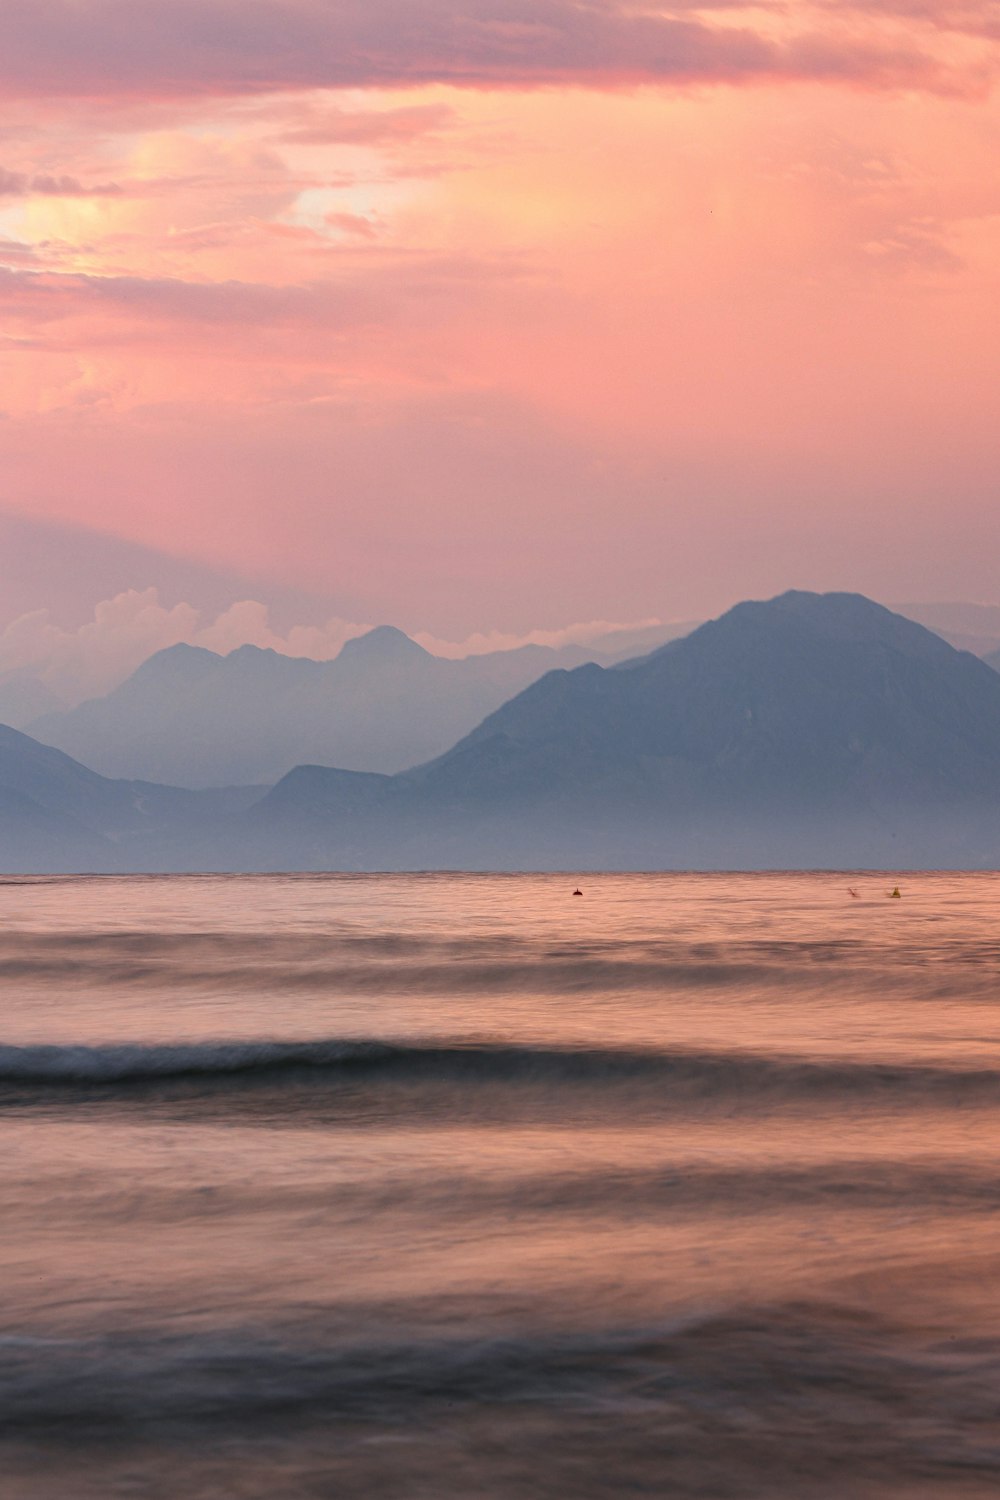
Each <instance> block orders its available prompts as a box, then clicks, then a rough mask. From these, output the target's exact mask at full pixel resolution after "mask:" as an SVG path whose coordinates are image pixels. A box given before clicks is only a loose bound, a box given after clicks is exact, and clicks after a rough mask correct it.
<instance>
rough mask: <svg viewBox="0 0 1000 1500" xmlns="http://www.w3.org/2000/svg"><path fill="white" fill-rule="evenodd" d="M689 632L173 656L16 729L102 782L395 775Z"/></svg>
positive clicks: (155, 659)
mask: <svg viewBox="0 0 1000 1500" xmlns="http://www.w3.org/2000/svg"><path fill="white" fill-rule="evenodd" d="M688 628H689V627H686V626H682V625H678V626H673V627H671V626H659V627H656V628H655V630H654V631H652V632H648V633H647V632H622V633H620V634H619V633H617V632H616V633H614V634H612V635H610V636H607V637H605V638H603V639H602V640H600V641H599V642H597V643H596V644H595V645H594V646H593V647H589V648H588V647H583V646H564V647H562V648H560V649H553V648H551V647H548V646H523V647H520V648H518V649H516V650H509V651H495V652H489V653H487V654H484V655H481V656H468V657H465V658H463V659H461V660H458V661H451V660H448V659H445V658H443V657H439V656H433V655H431V653H430V652H429V651H425V650H424V649H423V647H421V646H419V645H418V644H417V643H416V641H412V640H410V638H409V637H408V636H406V635H404V634H403V632H402V631H401V630H396V629H394V628H393V627H392V626H380V627H379V628H377V629H375V630H372V631H369V632H368V633H367V634H365V635H363V636H359V637H357V638H356V639H354V640H351V641H348V642H347V644H346V645H345V646H344V647H343V649H342V650H341V652H340V654H339V655H338V656H337V657H336V658H335V659H334V660H332V661H312V660H311V659H309V658H306V657H292V656H283V655H280V654H279V653H278V652H276V651H270V650H262V649H260V648H259V647H257V646H241V647H240V648H239V649H238V650H236V651H233V652H231V653H230V654H229V655H228V656H219V655H217V654H216V653H215V652H212V651H206V650H204V649H202V648H201V647H197V646H187V645H178V646H171V647H169V648H168V649H167V650H164V651H159V652H157V653H156V655H154V656H152V657H150V658H149V660H148V661H146V662H145V663H144V664H143V665H142V666H141V667H140V668H139V669H138V670H137V671H136V672H134V673H133V674H132V676H131V677H129V678H128V679H127V680H126V681H125V682H123V683H122V684H121V685H120V686H119V687H117V688H115V689H114V691H112V692H111V693H109V694H107V696H105V697H103V698H94V699H90V700H89V701H87V702H84V703H81V704H80V705H79V706H78V707H76V708H74V709H71V710H69V711H67V712H55V713H53V712H48V713H45V714H43V715H41V716H40V717H37V718H36V719H34V720H32V721H29V722H28V723H27V724H26V726H25V727H26V728H27V732H28V733H29V734H31V735H32V736H33V737H34V738H36V739H39V740H41V741H42V742H43V743H44V744H47V745H53V746H55V747H56V748H57V749H60V750H64V751H66V753H67V754H68V755H72V756H73V757H74V758H75V759H77V760H80V761H83V763H84V764H85V765H87V766H90V767H92V768H93V769H94V770H96V771H100V772H101V773H102V774H103V775H105V776H112V777H126V778H130V779H136V778H138V779H140V780H144V781H159V782H169V783H173V784H176V785H178V786H186V787H193V788H204V787H212V786H219V785H223V784H228V783H233V782H241V783H243V782H248V783H258V782H265V783H273V782H275V781H277V780H278V778H279V777H281V776H283V775H284V774H285V773H286V772H287V771H290V770H292V768H293V767H294V766H296V765H299V764H301V763H302V762H304V761H306V762H318V763H319V764H322V765H333V766H339V767H343V768H344V769H346V770H357V771H379V772H383V773H392V772H395V771H401V770H404V769H405V768H406V767H408V766H414V765H418V764H420V763H421V762H423V761H426V760H430V759H432V758H433V757H435V756H437V755H440V754H442V752H443V751H445V750H447V749H448V748H449V746H450V745H453V744H454V742H455V741H456V740H457V739H459V738H460V737H461V736H462V735H465V734H467V733H468V732H469V731H470V730H471V729H473V728H474V727H475V725H476V724H478V723H479V722H480V720H481V719H483V718H484V717H485V716H486V715H487V714H489V713H492V712H493V710H494V709H496V708H499V707H500V705H501V704H502V703H504V702H506V700H507V699H509V698H511V697H513V696H514V695H515V694H516V693H519V692H520V691H521V690H522V689H523V688H525V687H527V686H528V685H529V684H530V683H532V682H535V681H537V679H538V678H539V677H542V676H543V675H544V674H545V673H546V672H548V671H551V670H553V669H554V668H557V667H575V666H579V665H580V664H581V663H583V662H587V661H601V662H603V663H605V664H610V663H612V662H614V661H615V660H618V659H619V658H620V657H622V656H623V655H624V656H628V655H634V654H636V651H637V650H641V649H643V646H645V649H646V650H649V649H650V648H651V647H652V646H654V645H656V646H658V645H660V644H662V642H663V641H664V640H668V639H670V637H671V635H672V634H677V633H684V632H685V631H686V630H687V629H688ZM644 636H645V638H646V640H645V641H644V639H643V637H644ZM646 642H648V644H646ZM637 643H638V644H637Z"/></svg>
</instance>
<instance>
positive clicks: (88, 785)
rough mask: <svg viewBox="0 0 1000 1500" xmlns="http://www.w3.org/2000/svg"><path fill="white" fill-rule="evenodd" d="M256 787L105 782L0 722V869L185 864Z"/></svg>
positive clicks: (254, 796)
mask: <svg viewBox="0 0 1000 1500" xmlns="http://www.w3.org/2000/svg"><path fill="white" fill-rule="evenodd" d="M262 790H263V789H262V788H260V787H238V788H229V789H226V790H222V791H215V792H192V791H186V790H182V789H179V788H177V787H166V786H154V785H151V784H149V783H147V782H141V781H109V780H108V779H107V778H105V777H103V776H98V775H97V774H96V773H95V772H93V771H90V770H88V769H87V768H86V767H85V766H81V765H79V764H78V763H77V762H76V761H74V760H71V759H70V757H69V756H68V755H64V754H63V753H62V751H60V750H53V749H52V748H50V747H49V746H48V745H40V744H39V743H38V742H37V741H36V740H33V739H30V738H29V736H28V735H26V734H21V733H20V732H19V731H18V730H16V729H10V728H8V727H7V726H5V725H0V871H3V872H4V873H6V874H11V873H15V874H16V873H52V872H57V873H58V872H66V871H76V872H80V871H95V872H107V871H116V870H164V869H185V868H189V867H190V865H191V859H192V844H193V843H194V842H195V841H198V842H200V841H201V840H202V838H203V836H204V830H205V828H206V826H208V827H212V826H218V827H219V828H220V829H221V828H223V827H225V825H226V823H227V820H229V819H231V818H232V817H233V815H234V814H236V813H238V812H240V811H241V810H242V809H244V808H246V807H247V806H248V805H249V804H251V803H252V802H255V801H256V800H258V799H259V797H260V796H261V794H262Z"/></svg>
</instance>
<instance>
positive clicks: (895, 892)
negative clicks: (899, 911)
mask: <svg viewBox="0 0 1000 1500" xmlns="http://www.w3.org/2000/svg"><path fill="white" fill-rule="evenodd" d="M902 899H903V898H902V896H901V895H900V891H899V886H898V885H894V886H893V888H892V890H891V891H890V892H889V900H890V901H902Z"/></svg>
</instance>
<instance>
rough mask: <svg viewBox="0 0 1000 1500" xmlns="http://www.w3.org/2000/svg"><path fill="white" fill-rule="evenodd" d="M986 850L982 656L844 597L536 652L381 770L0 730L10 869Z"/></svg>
mask: <svg viewBox="0 0 1000 1500" xmlns="http://www.w3.org/2000/svg"><path fill="white" fill-rule="evenodd" d="M365 639H366V640H367V641H368V645H367V647H363V648H362V649H363V650H368V651H371V650H372V649H373V646H377V647H378V648H379V650H381V649H382V648H383V647H391V650H389V651H388V652H387V654H388V655H389V656H390V657H392V656H393V655H394V654H395V653H396V652H402V651H403V650H406V649H408V648H407V647H404V646H402V645H401V643H400V642H398V641H393V640H387V639H386V638H385V637H384V636H383V637H382V638H381V639H378V640H376V642H374V643H372V642H371V640H370V637H369V638H365ZM412 645H413V643H412V642H411V643H409V646H412ZM416 650H419V647H418V648H416ZM172 659H173V660H175V661H176V660H177V659H178V658H177V657H176V655H175V656H174V657H173V658H172ZM216 660H218V659H216ZM350 660H351V656H350V654H349V656H348V661H349V662H350ZM199 665H200V666H205V664H204V663H199ZM256 665H257V666H259V665H260V664H259V663H257V664H256ZM156 670H158V671H162V664H161V665H160V666H159V667H157V669H156ZM207 670H210V671H215V670H216V669H215V668H214V667H212V665H211V663H209V664H208V667H207ZM998 859H1000V675H998V674H997V673H996V672H995V671H993V670H992V669H991V668H990V667H989V666H988V665H986V664H985V663H984V662H982V661H980V660H979V659H977V658H976V657H974V656H972V655H970V654H968V653H966V652H963V651H958V650H956V649H955V648H953V647H952V646H950V645H948V644H947V643H946V642H945V641H944V640H943V639H941V638H940V637H939V636H937V635H935V634H933V633H932V632H930V631H929V630H926V629H924V628H923V627H922V626H920V625H917V624H915V623H913V622H912V621H910V620H907V619H905V618H903V617H902V616H900V615H898V614H894V613H892V612H891V611H889V610H887V609H884V608H883V607H882V606H880V605H877V604H874V603H872V602H871V601H870V600H867V599H864V598H863V597H861V596H859V595H850V594H829V595H816V594H806V593H797V592H793V593H788V594H784V595H782V596H780V597H779V598H777V599H774V600H771V601H768V602H763V603H761V602H750V603H745V604H741V605H737V606H736V608H735V609H732V610H730V611H728V613H727V614H725V615H723V616H722V617H720V618H719V619H718V620H714V621H710V622H709V623H708V624H706V625H703V626H701V627H700V628H698V629H697V630H694V631H693V632H692V633H691V634H689V635H687V636H686V637H684V638H683V639H680V640H677V641H674V642H671V643H669V644H668V645H666V646H663V647H661V648H660V649H658V650H655V651H653V652H652V653H651V654H648V655H646V656H643V657H639V658H634V659H630V660H628V661H626V662H623V663H619V664H617V665H604V666H602V665H599V664H597V663H586V664H583V665H581V666H578V667H575V668H572V669H557V670H555V671H551V672H548V673H547V674H546V675H545V676H543V677H542V678H540V679H539V680H537V681H535V682H533V683H532V684H531V685H530V686H528V687H527V688H526V689H524V690H523V691H521V692H516V693H515V694H514V695H513V696H512V697H511V698H510V699H509V700H508V701H507V702H505V703H503V704H502V705H501V706H500V707H498V708H496V709H495V710H494V711H493V712H491V713H488V714H487V715H486V716H485V717H484V718H483V719H482V721H481V722H480V723H479V724H478V725H477V726H476V727H475V728H474V729H472V730H471V732H469V733H467V734H465V735H464V736H462V737H461V738H460V739H458V741H457V742H456V743H455V744H454V745H453V746H452V747H451V748H450V749H448V750H447V751H446V752H445V753H444V754H442V755H439V756H436V757H433V758H431V759H429V760H427V761H426V762H424V763H423V764H421V765H419V766H417V767H416V768H413V769H409V770H405V771H402V772H397V773H395V774H392V775H389V774H378V773H373V772H358V771H352V770H350V769H348V768H344V767H337V768H331V767H325V766H321V765H300V766H298V767H296V768H295V769H293V770H292V771H290V772H289V773H288V774H287V775H285V776H283V777H282V778H281V779H280V780H279V781H278V782H277V784H276V785H274V786H272V787H270V788H268V787H261V786H258V787H254V786H249V787H247V786H244V787H231V788H228V789H225V788H223V789H221V790H201V791H196V790H189V789H180V788H176V787H169V786H162V785H156V784H152V783H150V782H149V781H146V780H143V779H131V778H130V779H116V778H107V777H104V776H101V775H99V774H97V773H96V772H95V771H93V770H90V769H87V768H85V767H84V766H82V765H80V764H79V763H77V762H76V761H74V760H73V759H72V758H70V757H69V756H67V755H66V754H64V753H62V752H60V751H59V750H57V749H53V748H51V747H48V746H43V745H41V744H40V743H38V742H37V741H36V740H34V739H32V738H31V737H29V736H27V735H24V734H20V733H18V732H16V731H14V730H11V729H6V730H3V731H0V864H2V867H3V868H4V869H5V870H8V871H10V870H18V871H20V870H32V871H35V870H37V871H45V870H66V869H91V870H169V869H191V870H199V869H200V870H210V869H235V870H241V869H246V870H269V869H275V870H280V869H303V870H309V869H435V868H437V869H440V868H466V869H532V868H536V869H545V868H557V869H585V868H610V869H614V868H618V869H621V868H642V869H671V868H673V869H678V868H720V867H725V868H756V867H772V868H773V867H798V868H801V867H835V868H838V867H843V868H846V867H892V868H897V869H902V868H913V867H920V866H931V867H942V866H944V867H949V866H953V867H973V868H981V867H984V866H993V865H995V864H996V863H997V861H998Z"/></svg>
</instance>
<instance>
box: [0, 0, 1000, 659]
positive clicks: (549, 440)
mask: <svg viewBox="0 0 1000 1500" xmlns="http://www.w3.org/2000/svg"><path fill="white" fill-rule="evenodd" d="M0 36H2V39H3V42H2V49H0V88H2V89H3V90H4V92H5V96H6V97H5V109H4V113H3V121H2V124H0V307H2V319H0V542H3V544H4V545H3V548H2V555H3V557H4V563H3V569H4V576H3V581H4V584H5V590H6V598H7V603H6V605H5V608H4V610H3V611H0V613H2V614H3V616H4V621H6V620H9V619H10V618H11V616H12V615H15V614H20V613H24V612H25V611H27V610H30V609H32V608H33V607H35V606H37V608H38V609H43V608H44V609H47V610H48V611H49V619H48V623H47V624H46V626H45V628H49V624H51V622H52V621H56V623H59V622H60V614H62V616H64V617H65V620H64V621H63V623H72V622H74V621H76V622H78V621H79V620H80V619H83V618H84V617H85V616H86V615H87V614H88V613H90V612H92V610H93V606H94V605H96V604H98V603H99V602H100V601H101V600H103V599H107V598H110V597H112V596H113V595H114V594H119V593H122V592H123V591H125V590H129V589H131V590H134V591H137V592H138V593H139V594H142V593H143V591H144V590H146V589H148V588H149V587H150V586H151V585H158V586H159V588H160V592H161V600H160V603H159V604H158V605H157V607H158V608H160V607H162V608H164V609H166V610H168V611H169V610H172V609H174V608H175V607H177V606H185V607H190V608H191V609H193V610H196V611H200V610H202V609H203V608H204V607H208V606H210V608H211V610H212V619H214V618H215V616H216V614H218V613H219V611H220V610H224V609H225V608H227V607H228V605H229V604H231V603H235V602H237V601H239V600H241V599H245V598H252V599H255V600H258V601H263V602H265V603H271V604H274V602H275V601H280V600H290V601H292V602H291V603H289V604H288V605H287V608H288V609H290V610H291V611H292V613H293V614H294V610H295V608H297V607H299V605H301V614H302V621H303V622H305V623H307V624H309V623H311V624H312V625H316V624H320V625H322V626H323V628H326V622H328V621H329V620H330V619H333V620H334V621H343V622H346V623H355V624H356V623H358V622H361V623H368V622H376V621H382V620H390V621H393V622H394V623H397V624H400V625H402V626H403V627H404V628H406V629H409V630H410V631H412V632H418V631H426V632H430V633H431V634H435V635H439V636H448V637H449V638H451V639H461V638H462V637H463V636H465V635H468V634H471V633H473V632H477V631H478V632H490V631H501V632H506V633H512V634H518V633H525V632H528V631H530V630H534V629H549V630H556V629H559V628H561V627H563V626H565V625H567V624H568V623H569V622H571V621H577V622H579V621H590V620H595V619H603V620H609V621H615V620H620V621H636V620H641V619H647V618H653V617H655V618H661V619H671V618H692V617H698V616H703V615H706V614H709V613H714V612H716V611H717V610H719V609H721V608H723V607H725V606H727V605H728V604H730V603H732V602H733V601H735V600H736V599H738V598H740V597H746V596H751V595H755V596H760V595H763V594H770V593H774V592H777V591H778V590H780V589H783V588H786V587H790V586H797V587H807V588H857V589H861V590H863V591H865V592H868V593H871V594H873V595H875V596H876V597H879V598H883V599H888V600H892V599H902V598H907V599H921V598H923V599H935V598H978V599H986V600H997V599H1000V588H998V585H997V583H996V577H997V567H996V563H997V550H996V531H997V521H996V512H997V477H998V448H1000V438H998V431H1000V424H998V421H997V416H996V404H997V391H998V389H1000V378H998V377H1000V340H998V338H997V333H996V321H997V314H996V309H997V307H998V306H1000V286H998V281H1000V103H998V99H1000V94H998V91H997V88H996V77H997V65H998V61H1000V22H998V21H997V9H996V5H995V3H993V0H858V3H851V0H825V3H824V0H819V3H811V0H790V3H786V4H780V3H779V4H761V5H741V4H738V3H737V4H713V3H711V0H709V3H706V4H699V3H696V0H678V3H676V4H673V5H661V4H656V3H647V4H643V3H631V0H590V3H587V0H31V3H30V4H28V3H25V0H0ZM67 558H69V559H71V560H72V559H74V558H78V559H79V562H78V565H77V566H76V567H72V566H68V565H67ZM50 564H51V565H50ZM36 595H37V598H36ZM142 608H143V606H141V605H140V606H136V607H135V608H134V609H133V614H134V615H137V616H141V614H142ZM130 618H131V617H130ZM178 618H179V617H178ZM137 628H138V627H137ZM199 628H201V627H199ZM227 628H228V627H227ZM337 628H339V627H338V626H336V625H335V627H334V633H335V632H336V629H337ZM345 628H346V626H345Z"/></svg>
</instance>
